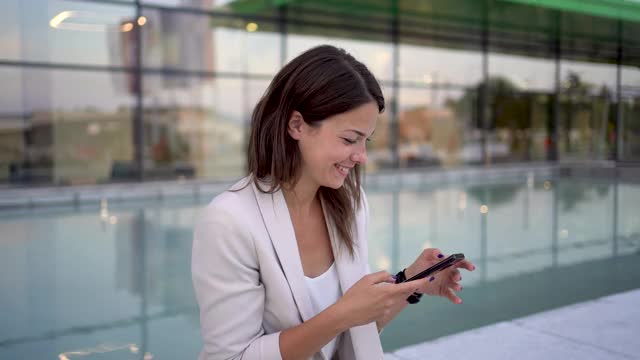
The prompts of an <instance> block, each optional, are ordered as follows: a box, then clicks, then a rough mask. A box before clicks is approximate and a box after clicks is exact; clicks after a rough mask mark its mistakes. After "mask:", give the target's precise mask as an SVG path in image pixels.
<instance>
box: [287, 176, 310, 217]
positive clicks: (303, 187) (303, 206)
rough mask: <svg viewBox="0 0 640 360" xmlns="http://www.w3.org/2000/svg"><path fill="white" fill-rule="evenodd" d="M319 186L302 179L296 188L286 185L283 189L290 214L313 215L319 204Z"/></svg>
mask: <svg viewBox="0 0 640 360" xmlns="http://www.w3.org/2000/svg"><path fill="white" fill-rule="evenodd" d="M318 189H319V187H318V186H317V185H314V184H311V183H310V182H309V181H305V179H303V178H300V179H299V180H298V182H297V183H296V184H295V186H293V187H292V186H290V185H286V186H283V187H282V192H283V194H284V198H285V201H286V202H287V207H288V208H289V211H290V212H294V213H296V214H298V215H302V216H307V215H309V214H311V213H312V211H313V209H314V207H315V206H317V205H318V204H319V199H318Z"/></svg>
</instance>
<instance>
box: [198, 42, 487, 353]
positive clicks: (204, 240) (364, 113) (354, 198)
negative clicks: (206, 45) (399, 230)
mask: <svg viewBox="0 0 640 360" xmlns="http://www.w3.org/2000/svg"><path fill="white" fill-rule="evenodd" d="M383 110H384V99H383V96H382V91H381V90H380V86H379V85H378V83H377V82H376V80H375V78H374V77H373V76H372V74H371V73H370V72H369V70H368V69H367V68H366V67H365V66H364V65H363V64H362V63H360V62H358V61H357V60H355V59H354V58H353V57H352V56H351V55H349V54H347V53H346V52H344V51H343V50H340V49H337V48H335V47H332V46H319V47H316V48H313V49H311V50H309V51H307V52H305V53H304V54H302V55H300V56H298V57H297V58H295V59H293V60H292V61H291V62H290V63H289V64H287V65H286V66H285V67H284V68H283V69H282V70H281V71H280V72H279V73H278V74H277V75H276V76H275V78H274V79H273V81H272V82H271V84H270V86H269V88H268V89H267V91H266V93H265V95H264V96H263V97H262V99H261V100H260V101H259V103H258V104H257V106H256V108H255V110H254V112H253V115H252V128H251V136H250V140H249V149H248V170H249V171H248V173H249V176H247V177H246V178H244V179H243V180H241V181H240V182H239V183H237V184H236V185H234V186H233V187H232V189H231V190H230V191H227V192H225V193H223V194H220V195H219V196H217V197H216V198H215V199H214V200H213V201H212V202H211V203H210V204H209V206H208V207H207V208H206V209H205V210H204V212H203V214H202V215H201V217H200V219H199V221H198V223H197V225H196V228H195V232H194V243H193V256H192V275H193V284H194V288H195V292H196V297H197V300H198V304H199V307H200V320H201V326H202V335H203V337H204V349H203V351H202V352H201V354H200V359H286V360H288V359H308V358H313V359H316V360H320V359H324V360H328V359H333V358H338V359H342V360H348V359H365V360H370V359H381V358H382V357H383V352H382V347H381V344H380V338H379V332H380V331H382V328H383V327H384V326H385V325H386V324H387V323H389V321H391V320H392V319H393V318H394V317H396V315H398V313H400V312H401V311H402V309H404V308H405V307H406V306H407V304H408V302H407V300H406V299H407V298H408V297H410V296H412V294H413V293H414V292H419V293H427V294H430V295H440V296H446V297H448V298H449V299H451V301H453V302H455V303H459V302H461V300H460V299H459V298H458V297H457V296H456V295H455V293H454V291H460V290H461V289H462V287H461V286H460V285H459V284H458V283H457V281H459V280H460V279H461V278H460V272H459V270H458V269H456V268H450V269H449V270H447V271H444V272H441V273H440V274H438V276H437V277H438V279H435V280H434V278H431V279H421V280H416V281H412V282H405V283H399V284H395V283H394V277H393V276H391V275H390V274H389V273H387V272H385V271H380V272H377V273H373V274H369V272H370V271H369V267H368V265H367V221H368V218H369V212H368V206H367V201H366V198H365V195H364V193H363V192H362V190H361V188H360V165H362V164H364V163H365V162H366V160H367V155H366V148H365V143H366V141H367V140H368V137H370V136H371V135H372V134H373V132H374V129H375V127H376V120H377V116H378V114H379V113H380V112H382V111H383ZM442 257H443V255H442V254H441V253H440V251H439V250H437V249H427V250H425V251H424V252H423V253H422V254H421V255H420V256H419V257H418V260H416V262H415V263H413V264H412V265H410V266H409V267H408V268H406V270H405V272H404V273H403V274H402V272H401V273H398V274H399V275H401V276H406V277H407V278H408V277H410V276H412V275H414V274H417V273H418V272H420V271H421V270H423V269H425V268H426V267H427V266H429V265H431V264H432V263H434V262H436V261H438V259H439V258H442ZM457 267H464V268H466V269H467V270H473V268H474V267H473V264H471V263H470V262H468V261H465V262H461V263H459V264H458V266H457ZM429 280H431V281H429ZM413 299H416V296H415V295H413Z"/></svg>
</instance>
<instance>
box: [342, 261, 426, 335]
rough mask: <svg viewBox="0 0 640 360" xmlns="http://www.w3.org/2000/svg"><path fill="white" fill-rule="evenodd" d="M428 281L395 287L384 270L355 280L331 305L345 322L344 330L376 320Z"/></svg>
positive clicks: (415, 281)
mask: <svg viewBox="0 0 640 360" xmlns="http://www.w3.org/2000/svg"><path fill="white" fill-rule="evenodd" d="M427 282H428V279H420V280H414V281H410V282H405V283H402V284H395V279H394V278H393V277H392V276H391V274H389V273H388V272H386V271H378V272H376V273H372V274H369V275H365V276H364V277H362V279H360V280H358V282H356V283H355V284H354V285H353V286H352V287H351V288H350V289H349V290H348V291H347V292H346V293H345V294H344V296H342V298H340V300H338V302H336V303H335V304H334V305H333V306H334V307H336V309H338V311H339V313H340V314H341V317H342V318H343V319H344V320H345V322H346V328H351V327H354V326H359V325H364V324H368V323H370V322H374V321H378V320H380V319H382V318H383V317H384V316H385V315H388V314H389V312H390V311H391V310H392V309H393V308H394V305H396V304H398V303H399V302H405V303H406V300H405V299H406V298H407V297H408V296H409V295H411V294H412V293H413V292H414V291H417V290H419V289H421V288H423V287H424V285H425V284H426V283H427Z"/></svg>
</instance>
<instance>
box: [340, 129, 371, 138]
mask: <svg viewBox="0 0 640 360" xmlns="http://www.w3.org/2000/svg"><path fill="white" fill-rule="evenodd" d="M347 131H353V132H354V133H356V134H358V135H360V136H362V137H366V136H367V134H365V133H363V132H362V131H358V130H356V129H349V130H347ZM375 132H376V131H375V130H373V132H372V133H371V135H373V134H375Z"/></svg>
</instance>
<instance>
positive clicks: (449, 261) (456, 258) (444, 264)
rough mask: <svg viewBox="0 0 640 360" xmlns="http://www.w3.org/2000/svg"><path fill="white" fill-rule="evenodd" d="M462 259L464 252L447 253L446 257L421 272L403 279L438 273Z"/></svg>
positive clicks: (415, 278)
mask: <svg viewBox="0 0 640 360" xmlns="http://www.w3.org/2000/svg"><path fill="white" fill-rule="evenodd" d="M462 260H464V254H453V255H449V257H448V258H446V259H444V260H442V261H440V262H439V263H437V264H435V265H433V266H431V267H429V268H428V269H426V270H424V271H423V272H421V273H419V274H417V275H414V276H412V277H411V278H410V279H407V280H405V282H407V281H413V280H418V279H422V278H425V277H427V276H429V275H433V274H435V273H438V272H440V271H442V270H444V269H446V268H448V267H449V266H451V265H454V264H457V263H459V262H460V261H462Z"/></svg>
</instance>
